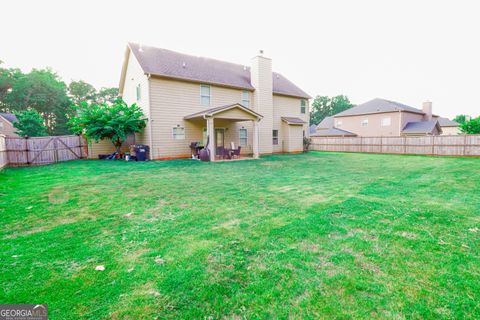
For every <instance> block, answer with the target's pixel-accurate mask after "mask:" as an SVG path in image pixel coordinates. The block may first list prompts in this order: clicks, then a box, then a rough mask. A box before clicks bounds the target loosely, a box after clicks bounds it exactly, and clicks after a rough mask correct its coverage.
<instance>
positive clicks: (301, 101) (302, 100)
mask: <svg viewBox="0 0 480 320" xmlns="http://www.w3.org/2000/svg"><path fill="white" fill-rule="evenodd" d="M303 102H305V106H302V103H303ZM307 106H308V103H307V100H305V99H301V100H300V113H301V114H307ZM302 108H305V112H302Z"/></svg>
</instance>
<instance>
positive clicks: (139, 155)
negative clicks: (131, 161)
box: [134, 144, 150, 161]
mask: <svg viewBox="0 0 480 320" xmlns="http://www.w3.org/2000/svg"><path fill="white" fill-rule="evenodd" d="M134 149H135V156H136V159H137V161H146V160H148V155H149V153H150V147H149V146H146V145H143V144H136V145H135V146H134Z"/></svg>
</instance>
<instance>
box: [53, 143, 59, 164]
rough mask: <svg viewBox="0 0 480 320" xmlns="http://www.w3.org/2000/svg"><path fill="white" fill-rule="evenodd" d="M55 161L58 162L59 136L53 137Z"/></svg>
mask: <svg viewBox="0 0 480 320" xmlns="http://www.w3.org/2000/svg"><path fill="white" fill-rule="evenodd" d="M53 152H54V153H53V155H54V157H53V162H55V163H57V162H58V142H57V138H53Z"/></svg>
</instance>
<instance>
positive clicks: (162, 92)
mask: <svg viewBox="0 0 480 320" xmlns="http://www.w3.org/2000/svg"><path fill="white" fill-rule="evenodd" d="M119 91H120V95H121V96H122V97H123V99H124V100H125V102H127V103H128V104H132V103H137V104H138V105H139V106H140V107H141V108H142V109H143V111H144V113H145V115H146V117H147V118H148V123H147V127H146V129H145V130H144V132H143V133H142V134H137V135H136V137H135V138H136V139H135V140H136V143H141V144H146V145H149V146H150V151H151V158H152V159H166V158H181V157H189V156H190V143H191V142H201V143H204V144H205V143H206V140H207V137H210V140H209V141H210V144H209V149H210V154H211V155H214V154H215V150H216V147H219V146H220V147H221V146H230V144H231V143H232V142H233V143H234V144H235V145H236V146H241V147H242V154H244V155H253V157H258V155H259V154H271V153H277V152H301V151H302V150H303V137H304V136H308V135H309V127H308V123H309V110H308V105H309V102H308V100H309V99H310V98H311V97H310V96H309V95H308V94H307V93H305V92H304V91H303V90H301V89H300V88H299V87H297V86H296V85H295V84H293V83H292V82H291V81H289V80H288V79H287V78H285V77H284V76H283V75H281V74H279V73H276V72H273V71H272V60H271V59H269V58H266V57H264V56H263V55H262V53H260V55H257V56H256V57H254V58H253V59H252V61H251V65H250V66H244V65H239V64H234V63H229V62H224V61H219V60H215V59H209V58H202V57H196V56H191V55H186V54H182V53H178V52H174V51H170V50H166V49H159V48H153V47H148V46H143V45H139V44H133V43H129V44H128V46H127V49H126V52H125V60H124V64H123V68H122V73H121V79H120V85H119ZM102 146H103V147H102ZM105 148H109V150H113V149H112V147H111V146H109V145H108V144H104V143H101V144H96V145H95V144H94V145H92V146H91V148H90V150H91V152H90V156H91V157H96V154H97V153H106V149H105ZM212 160H214V157H213V158H212Z"/></svg>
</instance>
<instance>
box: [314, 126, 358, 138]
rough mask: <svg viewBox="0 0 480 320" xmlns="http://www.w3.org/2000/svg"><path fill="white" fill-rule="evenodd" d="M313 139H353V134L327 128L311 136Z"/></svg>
mask: <svg viewBox="0 0 480 320" xmlns="http://www.w3.org/2000/svg"><path fill="white" fill-rule="evenodd" d="M312 136H313V137H355V136H357V135H356V134H355V133H353V132H350V131H346V130H342V129H338V128H329V129H326V130H321V131H317V133H315V134H312Z"/></svg>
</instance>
